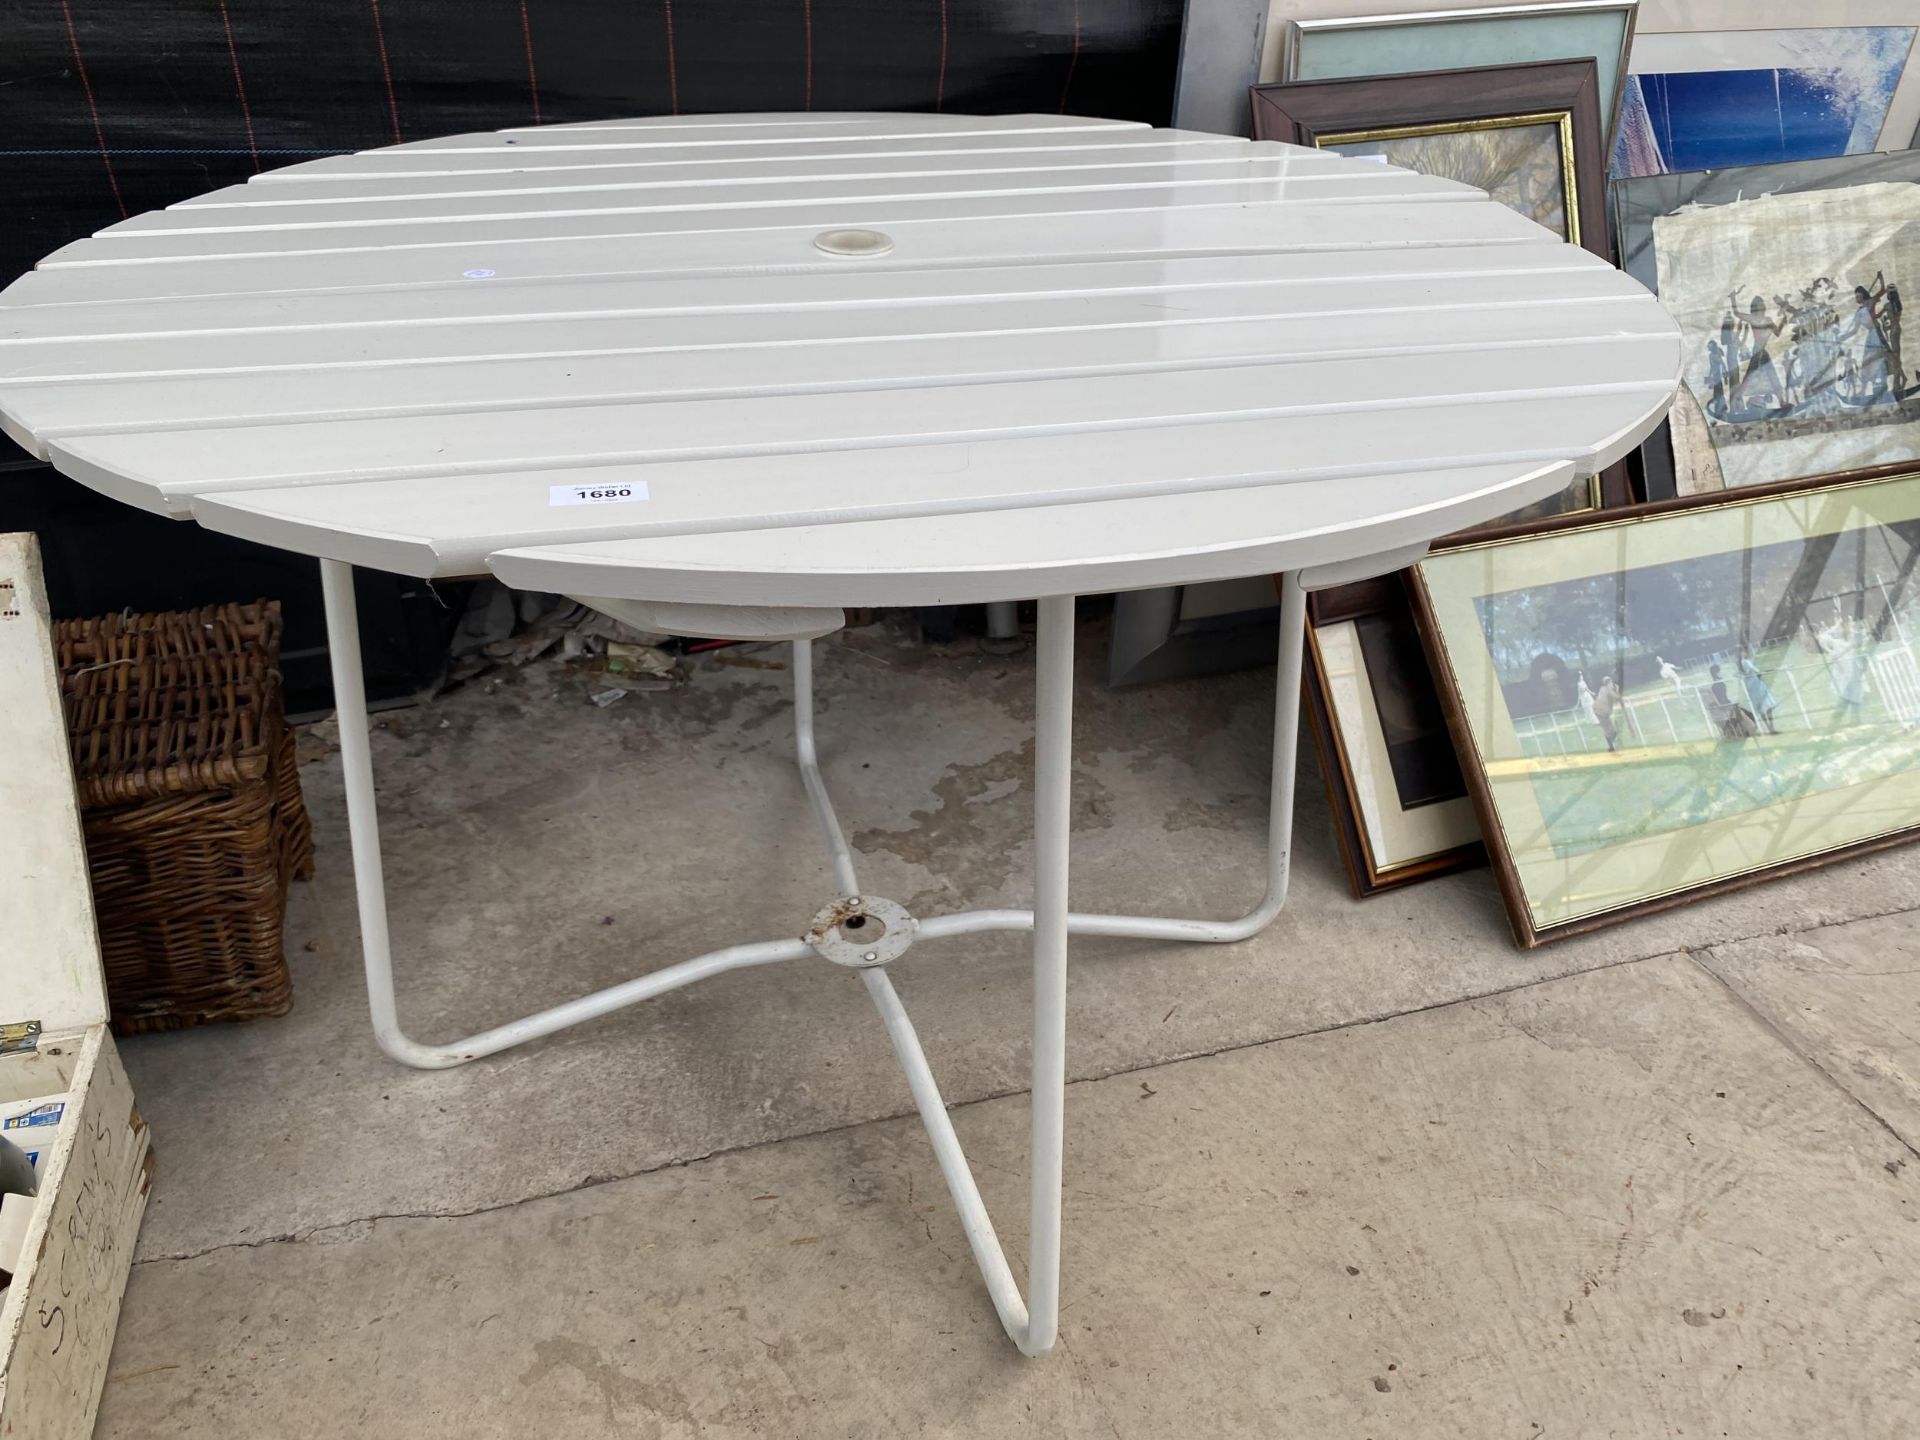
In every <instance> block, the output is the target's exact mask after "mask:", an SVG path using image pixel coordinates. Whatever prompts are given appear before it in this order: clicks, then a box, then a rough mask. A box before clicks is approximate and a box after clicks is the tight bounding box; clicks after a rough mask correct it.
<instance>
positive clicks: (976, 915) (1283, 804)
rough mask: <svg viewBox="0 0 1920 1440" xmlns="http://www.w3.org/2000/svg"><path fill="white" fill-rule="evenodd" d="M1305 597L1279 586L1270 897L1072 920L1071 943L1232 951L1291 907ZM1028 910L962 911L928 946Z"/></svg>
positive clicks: (1291, 585) (1285, 583)
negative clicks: (1227, 906) (1216, 916)
mask: <svg viewBox="0 0 1920 1440" xmlns="http://www.w3.org/2000/svg"><path fill="white" fill-rule="evenodd" d="M1306 616H1307V602H1306V596H1305V594H1304V593H1303V592H1302V591H1301V589H1300V586H1299V584H1298V583H1297V582H1296V581H1295V579H1294V577H1293V576H1292V575H1286V576H1282V577H1281V581H1280V657H1279V665H1278V667H1277V669H1278V672H1279V673H1278V674H1277V675H1276V676H1275V678H1274V697H1273V799H1272V806H1271V808H1270V809H1269V810H1268V812H1267V893H1266V896H1265V898H1264V899H1262V900H1261V902H1260V903H1259V904H1258V905H1257V906H1255V907H1254V908H1253V909H1252V910H1250V911H1248V912H1247V914H1245V915H1243V916H1242V917H1241V918H1240V919H1238V920H1176V919H1161V918H1158V917H1154V916H1147V915H1090V914H1085V913H1083V912H1080V911H1074V912H1072V913H1070V914H1069V915H1068V916H1067V932H1068V933H1069V934H1072V935H1123V936H1126V937H1128V938H1131V939H1138V940H1193V941H1206V942H1210V943H1213V944H1231V943H1232V942H1234V941H1238V940H1246V939H1249V938H1251V937H1252V936H1254V935H1257V934H1259V933H1260V932H1261V931H1262V930H1264V929H1266V928H1267V926H1268V925H1270V924H1272V923H1273V920H1274V917H1275V916H1277V915H1278V914H1279V913H1280V911H1281V909H1282V907H1284V906H1285V905H1286V903H1287V876H1288V870H1289V867H1290V861H1291V857H1292V851H1293V788H1294V786H1293V782H1294V773H1295V763H1294V752H1295V747H1296V746H1297V745H1298V743H1299V735H1300V668H1301V657H1302V650H1303V649H1304V646H1305V643H1306ZM1033 924H1034V919H1033V912H1032V911H1030V910H963V911H959V912H956V913H954V914H951V915H934V916H930V917H929V918H927V919H925V920H922V921H921V922H920V936H921V938H922V939H926V940H932V939H937V938H939V937H940V936H942V935H969V934H974V933H976V932H979V931H982V930H1029V929H1032V928H1033Z"/></svg>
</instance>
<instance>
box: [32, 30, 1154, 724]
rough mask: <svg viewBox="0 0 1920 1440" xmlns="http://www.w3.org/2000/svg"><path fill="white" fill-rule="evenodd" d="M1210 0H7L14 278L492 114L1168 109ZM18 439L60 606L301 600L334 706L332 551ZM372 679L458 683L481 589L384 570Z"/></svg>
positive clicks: (305, 680)
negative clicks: (62, 460) (180, 510)
mask: <svg viewBox="0 0 1920 1440" xmlns="http://www.w3.org/2000/svg"><path fill="white" fill-rule="evenodd" d="M1181 13H1182V0H0V205H4V217H5V219H4V224H0V285H5V284H6V283H8V282H10V281H11V280H12V279H13V278H14V277H15V276H16V275H18V274H20V273H21V272H23V271H25V270H27V269H29V268H31V267H32V265H33V264H34V263H35V262H36V261H37V260H39V259H40V257H41V256H43V255H45V254H47V253H48V252H49V251H52V250H55V249H57V248H59V247H60V246H62V245H64V244H67V243H68V242H69V241H72V240H77V239H80V238H82V237H84V236H87V235H90V234H92V233H93V232H94V231H96V230H98V229H100V228H102V227H103V226H106V225H110V224H112V223H114V222H115V221H117V220H119V219H121V218H122V217H123V216H126V215H137V214H139V213H140V212H142V211H144V210H151V209H154V208H156V207H159V206H163V205H171V204H173V203H174V202H176V201H179V200H183V199H186V198H187V197H188V196H191V195H198V194H201V193H203V192H205V191H207V190H213V189H217V188H219V187H220V186H223V185H232V184H237V183H240V182H242V181H244V180H246V178H247V177H248V176H250V175H252V174H254V173H255V172H256V171H258V170H263V169H272V168H274V167H276V166H280V165H289V164H292V163H294V162H296V161H299V160H305V159H310V158H312V157H313V156H316V155H330V154H336V153H339V152H342V151H352V150H364V149H367V148H369V147H371V146H379V145H390V144H393V143H394V142H395V141H396V140H420V139H426V138H428V137H431V136H435V135H449V134H456V133H458V132H460V131H467V130H492V129H499V128H502V127H506V126H517V125H533V124H553V123H556V122H565V121H571V120H594V119H603V118H607V117H610V116H642V115H662V114H672V113H675V112H676V111H677V112H679V113H683V114H694V113H700V112H710V111H728V110H736V111H737V110H756V111H784V110H806V109H809V108H811V109H814V110H947V111H953V112H957V113H977V114H990V113H1008V112H1016V111H1041V112H1059V111H1062V110H1066V111H1069V112H1072V113H1075V114H1081V115H1098V116H1107V117H1111V118H1116V119H1127V120H1144V121H1149V122H1153V123H1157V124H1165V123H1166V122H1167V119H1168V117H1169V115H1170V113H1171V109H1172V95H1173V81H1174V72H1175V67H1176V64H1177V61H1178V54H1179V36H1180V17H1181ZM23 461H24V457H23V456H22V455H21V454H20V452H19V451H18V450H17V449H15V448H14V447H13V446H12V445H11V443H10V442H8V441H6V440H5V439H4V438H0V530H21V529H24V530H35V531H38V532H39V534H40V536H41V542H42V546H43V549H44V552H45V555H46V561H47V581H48V589H49V593H50V598H51V600H52V603H53V607H54V610H55V613H56V614H59V615H85V614H99V613H106V612H110V611H115V610H120V609H123V608H131V609H136V610H160V609H179V608H183V607H186V606H191V605H202V604H209V603H213V602H216V601H224V600H250V599H253V598H254V597H256V596H259V595H272V596H278V597H279V598H281V599H282V600H283V601H284V603H285V606H286V616H287V632H286V645H287V649H286V653H285V657H284V662H283V668H284V670H285V672H286V675H287V688H288V697H289V698H288V703H289V706H290V708H292V709H295V710H307V709H314V708H319V707H324V706H325V705H327V704H328V703H329V697H328V694H327V683H326V678H325V651H324V640H323V636H324V630H323V627H322V624H321V619H320V605H319V593H318V582H317V575H316V572H315V569H314V566H313V563H312V562H311V561H309V560H304V559H301V558H299V557H294V556H287V555H283V554H281V553H279V552H275V551H271V550H266V549H263V548H262V547H260V546H257V545H250V544H247V543H246V542H243V541H239V540H232V539H229V538H227V537H224V536H219V535H214V534H210V533H208V532H206V531H203V530H201V529H199V528H198V527H197V526H194V525H190V524H181V523H178V522H174V521H167V520H160V519H157V518H155V517H154V516H151V515H147V514H144V513H142V512H139V511H136V510H133V509H131V508H129V507H127V506H123V505H117V504H115V503H113V502H111V501H108V500H106V499H103V498H102V497H100V496H98V495H96V494H94V493H93V492H91V491H88V490H85V489H83V488H81V487H80V486H78V485H76V484H74V483H73V482H71V481H68V480H65V479H63V478H62V477H60V476H58V475H56V474H54V473H53V472H51V471H50V470H48V469H46V468H45V467H43V466H38V465H33V464H31V463H30V462H27V463H21V462H23ZM359 589H360V613H361V629H362V643H363V646H364V648H365V652H366V663H367V669H368V686H369V689H370V691H371V692H372V693H373V694H374V695H375V696H376V697H379V696H397V695H402V694H405V693H408V692H410V691H412V690H417V689H419V688H421V687H422V686H425V685H430V684H431V683H432V681H433V677H434V676H435V675H436V674H437V673H438V669H439V666H440V663H441V659H442V652H443V649H444V641H445V636H446V634H447V628H448V625H449V624H450V622H451V619H452V614H453V610H452V607H455V606H457V605H458V603H459V595H458V593H457V587H453V588H449V587H446V586H442V587H439V590H438V592H437V593H436V592H435V591H434V590H433V589H431V588H430V587H427V586H424V585H422V584H420V583H418V582H415V581H407V580H402V579H401V578H400V577H397V576H378V575H370V574H362V576H361V577H360V586H359Z"/></svg>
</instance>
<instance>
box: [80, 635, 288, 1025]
mask: <svg viewBox="0 0 1920 1440" xmlns="http://www.w3.org/2000/svg"><path fill="white" fill-rule="evenodd" d="M55 644H56V646H57V648H58V652H59V653H58V659H59V665H60V679H61V690H62V694H63V697H64V699H65V702H66V713H67V734H68V737H69V739H70V741H71V743H72V747H73V770H74V779H75V782H76V784H77V785H78V788H79V793H80V810H81V820H82V823H83V825H84V828H85V830H86V838H87V862H88V866H89V869H90V870H91V872H92V878H93V898H94V909H95V911H96V913H97V914H98V917H99V926H100V949H101V954H102V957H103V958H104V960H105V962H106V971H107V999H108V1003H109V1004H110V1006H111V1008H112V1012H113V1028H114V1029H115V1030H116V1031H118V1032H119V1033H121V1034H123V1035H124V1034H134V1033H139V1032H142V1031H148V1030H174V1029H180V1028H182V1027H185V1026H188V1025H202V1024H207V1023H209V1022H212V1021H220V1020H246V1019H252V1018H254V1017H256V1016H262V1015H284V1014H286V1012H287V1010H288V1008H289V1007H290V1006H291V1005H292V1004H293V989H292V984H291V981H290V979H289V977H288V974H287V963H286V956H285V953H284V950H283V948H282V944H281V930H282V922H283V919H284V915H285V909H286V896H287V884H288V882H289V881H290V880H292V879H295V878H298V879H305V878H307V877H308V876H309V875H311V874H312V873H313V835H312V830H311V828H310V827H309V825H308V823H307V812H306V808H305V806H304V805H302V804H301V800H300V777H299V773H298V771H297V769H296V766H295V763H294V752H293V732H292V731H291V730H289V729H288V728H287V723H286V716H285V713H284V711H283V710H282V708H281V698H280V671H279V662H280V606H279V603H278V602H277V601H266V600H262V601H256V602H255V603H254V604H251V605H220V606H211V607H209V608H207V609H204V610H191V611H180V612H175V613H170V614H160V615H111V616H105V617H101V618H98V619H92V620H67V621H63V622H61V623H60V625H59V626H58V627H57V628H56V631H55Z"/></svg>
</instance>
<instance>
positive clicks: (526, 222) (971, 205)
mask: <svg viewBox="0 0 1920 1440" xmlns="http://www.w3.org/2000/svg"><path fill="white" fill-rule="evenodd" d="M1417 178H1424V177H1417ZM1288 183H1289V182H1281V181H1241V180H1234V181H1205V182H1196V183H1195V184H1193V185H1190V186H1182V187H1177V188H1176V187H1173V186H1139V187H1122V188H1116V189H1112V190H1099V189H1092V190H1081V191H1042V192H1038V193H1030V194H1008V195H979V196H965V195H963V196H953V197H950V198H946V199H930V200H897V201H896V200H886V199H878V198H876V199H872V200H868V201H864V202H863V201H832V200H827V201H807V202H805V203H801V204H794V205H769V206H708V205H699V206H689V207H684V208H663V209H654V210H632V209H623V210H622V209H617V210H611V211H606V212H599V213H594V212H588V213H581V214H565V213H562V214H560V215H553V216H546V215H537V214H536V215H504V216H483V217H478V218H474V219H472V220H469V221H465V222H458V223H456V222H453V221H436V220H432V219H424V220H390V221H380V222H366V223H360V222H349V223H344V224H329V225H304V226H295V227H289V228H286V229H279V228H275V227H271V226H262V227H239V228H229V229H224V230H223V229H220V228H218V227H213V228H207V229H193V228H189V229H185V230H152V231H150V230H140V229H122V228H120V227H111V228H109V229H107V230H103V231H101V232H100V234H99V235H97V236H95V237H94V238H93V239H91V240H87V241H83V242H81V243H82V244H83V245H85V246H87V247H88V249H87V253H86V256H85V258H84V259H79V260H76V259H75V258H74V257H73V256H72V255H71V254H69V253H68V252H66V251H62V252H60V253H59V255H58V256H56V257H50V258H49V259H48V260H47V261H46V262H45V263H46V264H48V265H64V264H74V263H79V264H125V263H129V262H131V263H136V264H137V263H141V262H145V261H151V260H178V259H193V258H223V259H224V258H240V257H249V256H260V255H276V254H284V255H322V254H327V253H329V252H335V251H368V250H384V249H397V250H405V249H427V248H438V249H459V250H461V251H463V252H466V253H468V254H475V253H478V254H480V255H486V254H488V253H490V252H491V250H492V249H493V248H494V247H495V246H501V245H508V246H510V245H513V244H515V243H531V244H542V245H549V244H554V243H557V242H561V241H566V240H583V239H593V238H597V237H610V238H620V239H640V238H644V237H648V236H665V235H676V236H693V235H703V234H724V233H726V232H728V231H736V230H749V231H751V230H771V229H785V228H788V227H792V226H803V227H805V228H806V229H807V230H808V231H809V232H810V233H809V234H808V235H807V244H808V246H809V247H811V245H812V241H813V236H814V235H817V234H819V233H820V232H822V231H824V230H829V229H841V228H846V227H857V228H868V229H878V230H884V231H891V230H892V229H893V228H894V227H895V226H896V225H899V224H905V223H912V222H914V221H936V222H953V221H964V220H972V219H993V220H999V221H1010V220H1020V219H1024V218H1038V219H1052V218H1056V217H1065V216H1075V215H1098V214H1107V213H1124V212H1128V211H1134V212H1142V211H1144V212H1150V213H1154V214H1164V213H1166V212H1168V211H1171V210H1176V209H1179V210H1202V209H1206V208H1209V207H1233V208H1236V209H1253V208H1255V207H1267V208H1274V207H1282V208H1284V209H1286V210H1288V211H1304V210H1309V209H1314V208H1319V209H1328V210H1331V209H1334V208H1338V207H1342V206H1363V207H1367V208H1381V209H1385V208H1400V209H1419V208H1421V207H1423V206H1435V205H1450V206H1459V207H1461V208H1465V209H1469V210H1485V209H1492V208H1495V207H1493V206H1492V204H1491V202H1489V201H1487V200H1485V199H1484V198H1482V197H1479V196H1477V195H1476V194H1475V192H1473V191H1471V190H1467V189H1466V188H1465V187H1462V186H1457V185H1455V184H1453V182H1451V181H1427V182H1426V183H1423V184H1420V185H1418V186H1415V187H1410V188H1409V189H1407V190H1406V191H1404V192H1399V193H1394V194H1392V195H1391V196H1389V197H1383V196H1382V194H1381V192H1380V191H1379V190H1378V189H1376V188H1374V187H1370V186H1362V185H1349V188H1347V189H1346V190H1344V191H1342V192H1341V193H1339V194H1335V195H1316V196H1315V197H1314V198H1313V199H1311V200H1307V201H1304V202H1300V203H1295V202H1291V201H1289V200H1288V199H1287V198H1286V196H1287V191H1286V188H1285V187H1286V185H1287V184H1288ZM1502 208H1504V207H1502ZM1505 213H1506V214H1508V215H1511V216H1513V218H1514V219H1519V218H1520V217H1519V216H1517V215H1514V213H1513V212H1512V211H1511V210H1507V211H1505ZM1523 223H1531V222H1523Z"/></svg>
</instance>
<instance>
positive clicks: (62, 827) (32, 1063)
mask: <svg viewBox="0 0 1920 1440" xmlns="http://www.w3.org/2000/svg"><path fill="white" fill-rule="evenodd" d="M0 916H5V917H6V920H5V935H4V938H0V1024H3V1025H4V1026H5V1027H6V1028H5V1030H4V1031H0V1034H4V1036H5V1042H4V1043H5V1045H6V1047H7V1052H6V1053H0V1113H4V1112H6V1111H11V1110H14V1109H16V1108H17V1105H16V1103H15V1102H21V1101H27V1100H40V1099H44V1100H45V1101H47V1102H50V1103H61V1102H64V1107H65V1108H64V1110H63V1112H62V1114H61V1116H60V1119H59V1122H58V1124H57V1126H56V1127H53V1129H52V1135H51V1137H50V1140H49V1141H47V1142H46V1147H47V1148H48V1149H49V1150H50V1153H49V1154H45V1155H44V1156H43V1160H42V1163H41V1167H40V1187H39V1190H40V1193H39V1198H38V1201H37V1202H36V1205H35V1208H34V1212H33V1215H32V1219H31V1222H30V1224H29V1226H28V1229H27V1242H26V1249H25V1251H24V1252H23V1256H22V1259H21V1262H20V1268H19V1270H18V1272H17V1273H16V1274H15V1276H14V1280H13V1284H12V1286H11V1287H10V1288H9V1289H8V1290H7V1292H6V1300H5V1303H4V1304H3V1305H0V1436H5V1437H6V1440H85V1437H87V1436H90V1435H91V1434H92V1433H93V1418H94V1411H95V1410H96V1409H97V1408H98V1406H99V1403H100V1387H101V1385H102V1384H103V1383H104V1381H105V1379H106V1373H107V1359H108V1356H109V1355H110V1354H111V1352H112V1350H113V1332H114V1327H115V1325H116V1324H117V1323H118V1321H119V1317H120V1296H121V1293H122V1292H123V1291H124V1290H125V1289H126V1284H127V1271H128V1267H129V1265H130V1264H131V1262H132V1259H133V1242H134V1237H135V1235H136V1234H137V1233H138V1232H139V1229H140V1217H141V1215H142V1214H143V1213H144V1212H145V1210H146V1204H147V1189H148V1185H149V1183H150V1179H151V1155H150V1152H149V1149H148V1141H147V1128H146V1125H145V1123H144V1122H142V1120H141V1119H140V1112H139V1111H138V1110H137V1109H136V1108H135V1107H134V1102H133V1087H132V1085H131V1084H129V1083H128V1080H127V1072H126V1070H125V1069H124V1068H123V1067H122V1066H121V1064H120V1055H119V1052H118V1051H117V1050H115V1048H114V1044H113V1037H112V1036H111V1035H109V1034H108V1033H107V1026H106V1020H107V992H106V979H105V976H104V975H103V974H102V972H101V968H100V947H99V940H98V937H97V935H96V933H95V930H94V923H93V899H92V894H91V892H90V890H89V888H88V884H87V860H86V850H85V846H84V843H83V841H82V840H81V835H80V813H79V808H78V805H77V802H76V800H75V797H74V789H73V774H72V769H71V767H70V765H69V762H68V758H67V740H66V726H65V723H64V722H63V720H62V717H61V710H60V693H59V682H58V679H57V677H56V676H55V673H54V666H53V642H52V633H51V627H50V625H49V621H48V616H47V600H46V591H45V587H44V586H43V585H42V583H41V578H40V555H39V548H38V546H37V545H36V544H35V543H34V539H33V537H32V536H31V535H0ZM36 1027H37V1030H36ZM9 1133H10V1137H11V1138H15V1139H18V1138H19V1136H20V1133H21V1132H18V1131H15V1132H9ZM40 1133H41V1134H44V1133H45V1132H44V1131H41V1132H40Z"/></svg>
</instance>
